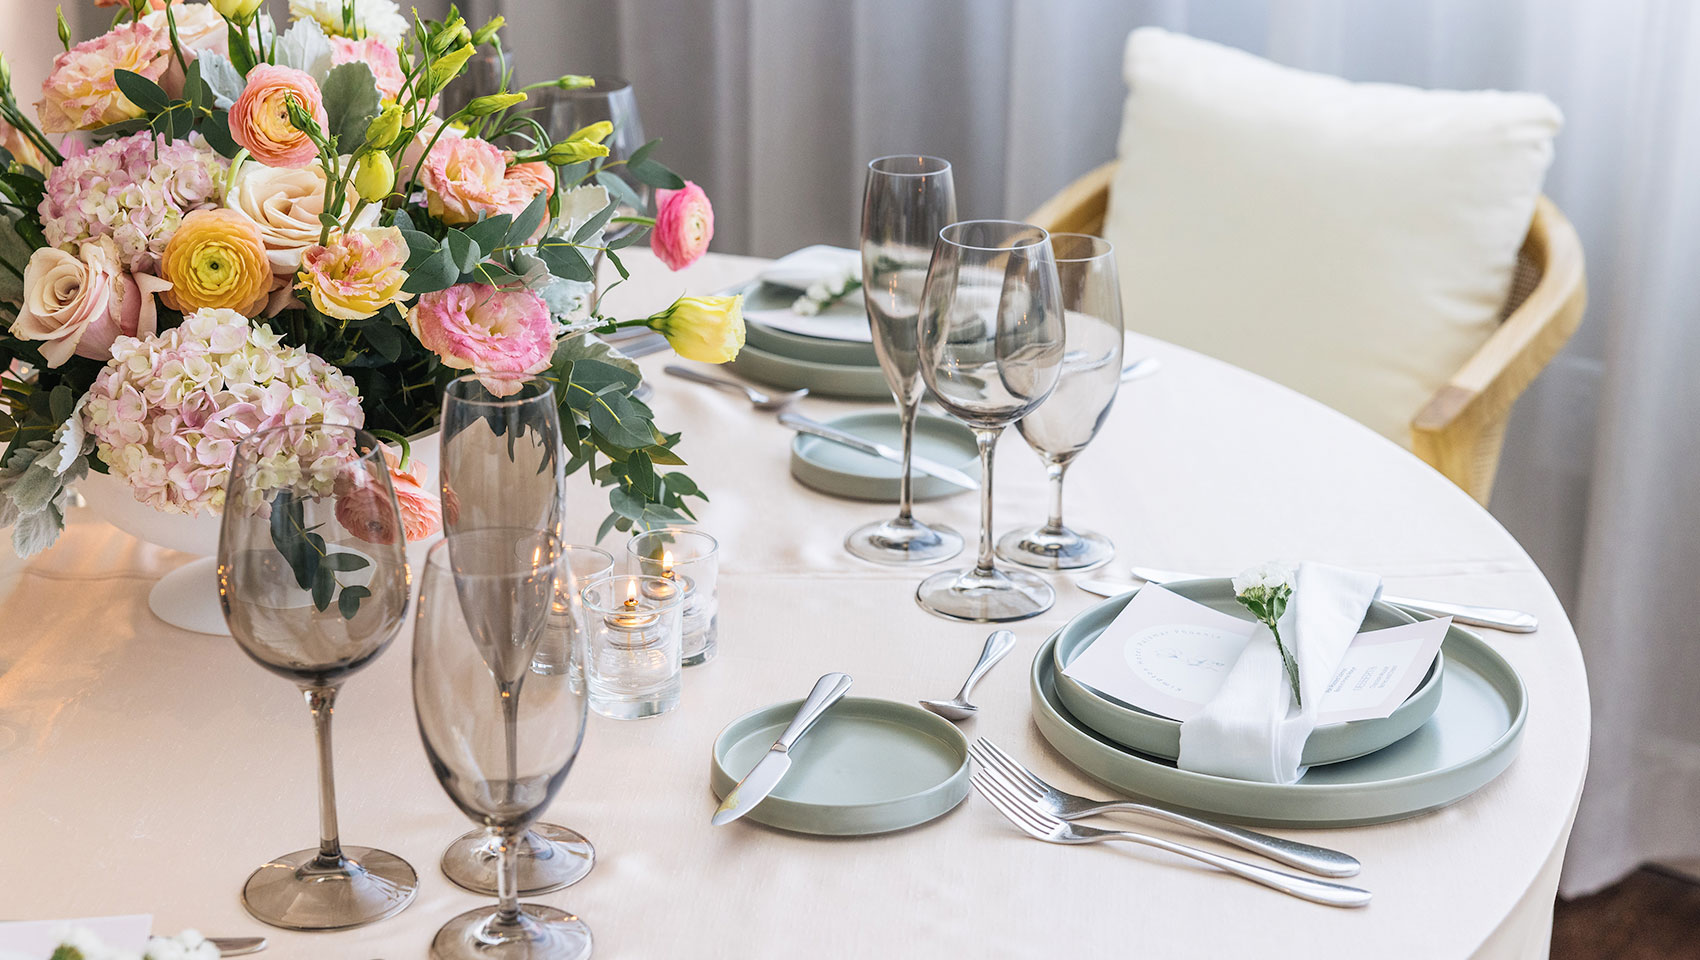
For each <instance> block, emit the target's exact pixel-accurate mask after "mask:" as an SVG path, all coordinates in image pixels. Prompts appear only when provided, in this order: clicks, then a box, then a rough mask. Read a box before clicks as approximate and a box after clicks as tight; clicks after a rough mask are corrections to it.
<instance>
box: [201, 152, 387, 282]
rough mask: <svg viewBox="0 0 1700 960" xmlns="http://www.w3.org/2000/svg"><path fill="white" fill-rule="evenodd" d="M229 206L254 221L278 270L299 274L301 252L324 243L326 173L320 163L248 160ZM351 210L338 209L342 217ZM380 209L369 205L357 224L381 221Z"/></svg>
mask: <svg viewBox="0 0 1700 960" xmlns="http://www.w3.org/2000/svg"><path fill="white" fill-rule="evenodd" d="M224 205H225V206H226V207H229V208H230V209H232V210H236V211H238V212H240V213H242V214H243V215H244V216H246V217H247V218H248V219H250V220H252V221H254V224H255V225H256V226H258V227H259V228H260V240H261V242H263V243H264V244H265V245H266V259H267V260H269V261H270V262H271V269H272V273H273V274H275V275H277V276H280V277H293V276H295V272H296V271H297V270H299V269H301V254H302V253H303V252H304V251H306V249H307V248H308V247H311V246H313V245H314V244H316V243H318V242H319V228H320V223H319V214H321V213H323V212H324V209H325V171H324V170H323V169H321V168H320V167H319V165H318V164H312V165H310V166H305V167H293V168H291V167H268V166H266V165H264V164H260V163H244V164H242V166H241V167H240V168H239V169H238V170H237V171H236V176H235V177H234V178H233V180H232V182H231V184H230V192H229V193H227V194H226V195H225V198H224ZM347 212H348V210H347V208H346V206H345V207H344V208H343V209H340V210H338V211H336V214H337V217H338V219H341V218H342V217H343V216H344V215H345V214H346V213H347ZM378 214H379V210H378V208H377V207H367V208H366V209H364V210H362V211H360V215H359V216H358V217H355V223H354V226H356V227H367V226H371V225H372V224H374V223H377V222H378Z"/></svg>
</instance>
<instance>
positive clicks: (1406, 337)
mask: <svg viewBox="0 0 1700 960" xmlns="http://www.w3.org/2000/svg"><path fill="white" fill-rule="evenodd" d="M1125 76H1126V80H1127V85H1128V97H1127V105H1126V108H1125V111H1124V113H1123V118H1122V130H1121V140H1120V147H1119V152H1120V154H1121V160H1120V165H1119V167H1118V169H1117V172H1116V177H1115V180H1114V182H1113V183H1112V184H1111V187H1110V199H1109V210H1108V213H1107V215H1106V217H1105V222H1104V236H1105V237H1107V238H1108V239H1109V240H1110V241H1111V242H1112V243H1114V244H1115V246H1116V259H1117V261H1118V262H1119V263H1120V266H1121V273H1122V290H1123V296H1124V299H1125V306H1126V314H1127V316H1126V320H1127V324H1128V326H1129V328H1131V329H1134V330H1138V331H1140V332H1143V333H1149V334H1152V335H1155V336H1158V337H1161V338H1163V339H1166V340H1170V341H1173V342H1175V343H1179V344H1182V345H1184V346H1188V347H1191V348H1193V349H1196V350H1199V351H1202V352H1204V353H1208V354H1211V355H1213V356H1216V357H1219V358H1221V359H1224V360H1227V361H1229V362H1231V363H1234V364H1236V365H1239V366H1241V367H1244V368H1246V369H1249V370H1252V371H1255V372H1257V373H1260V374H1263V375H1264V376H1267V377H1269V378H1270V379H1273V380H1276V381H1278V382H1280V383H1283V384H1286V385H1287V386H1289V387H1293V388H1294V389H1297V390H1299V391H1301V392H1303V393H1306V394H1309V395H1310V396H1312V397H1315V398H1316V399H1318V400H1320V401H1322V402H1323V403H1326V404H1328V405H1330V406H1332V407H1334V408H1335V409H1337V410H1340V411H1343V412H1344V413H1346V414H1348V415H1350V416H1352V417H1354V418H1356V419H1357V420H1359V421H1361V422H1363V423H1365V424H1367V425H1369V426H1370V427H1372V428H1374V429H1375V430H1377V431H1379V432H1380V433H1382V434H1384V435H1385V436H1387V437H1389V438H1391V439H1393V440H1395V441H1397V442H1399V443H1401V444H1404V445H1406V446H1409V445H1410V429H1409V424H1410V422H1411V418H1412V417H1413V416H1415V415H1416V413H1417V410H1418V409H1419V408H1420V407H1421V406H1422V405H1423V403H1424V402H1425V401H1427V400H1428V398H1429V397H1430V396H1431V395H1433V394H1434V392H1435V391H1436V390H1437V389H1438V388H1439V387H1440V386H1442V385H1443V384H1444V383H1445V382H1446V380H1447V378H1448V377H1449V376H1450V375H1451V374H1453V373H1454V372H1456V371H1457V370H1458V368H1459V367H1460V366H1462V365H1463V363H1464V361H1465V360H1467V359H1468V358H1469V357H1470V355H1471V354H1472V353H1474V352H1475V350H1476V348H1477V347H1479V346H1481V344H1482V342H1483V341H1484V340H1486V339H1487V337H1488V335H1489V334H1490V333H1492V332H1493V330H1494V327H1495V325H1496V324H1497V322H1498V316H1499V311H1500V307H1501V305H1502V304H1503V303H1504V301H1505V298H1506V294H1507V292H1508V290H1509V289H1510V285H1511V276H1512V269H1513V267H1514V266H1515V264H1516V259H1517V250H1518V247H1519V245H1520V244H1521V242H1522V240H1523V236H1524V234H1525V233H1526V232H1527V231H1528V228H1529V220H1530V217H1531V216H1532V215H1533V212H1534V207H1535V199H1536V197H1537V196H1538V195H1539V193H1540V189H1541V179H1542V177H1543V176H1544V175H1545V173H1546V169H1547V164H1548V163H1549V162H1550V161H1551V159H1552V138H1553V136H1554V134H1556V133H1557V132H1558V129H1559V125H1560V123H1561V118H1560V116H1559V112H1558V108H1557V107H1555V106H1553V104H1552V103H1551V102H1550V101H1548V100H1547V99H1546V98H1545V97H1541V96H1538V95H1535V94H1526V93H1501V92H1496V91H1481V92H1473V93H1462V92H1452V91H1438V90H1418V89H1415V88H1411V87H1401V86H1392V85H1388V84H1370V83H1348V82H1347V81H1344V80H1341V79H1339V78H1337V77H1329V76H1323V75H1320V74H1312V73H1305V72H1302V71H1299V70H1293V69H1290V68H1287V67H1283V66H1279V65H1277V64H1274V63H1270V62H1269V61H1267V60H1263V59H1260V58H1258V57H1254V56H1252V55H1251V54H1248V53H1244V52H1242V51H1239V50H1234V49H1231V48H1228V47H1223V46H1219V45H1217V44H1214V43H1208V42H1205V41H1202V40H1196V39H1193V38H1191V37H1183V36H1178V35H1175V34H1171V33H1167V32H1164V31H1162V30H1157V29H1151V28H1147V29H1140V30H1135V31H1134V32H1133V34H1132V35H1130V36H1129V37H1128V42H1127V55H1126V62H1125Z"/></svg>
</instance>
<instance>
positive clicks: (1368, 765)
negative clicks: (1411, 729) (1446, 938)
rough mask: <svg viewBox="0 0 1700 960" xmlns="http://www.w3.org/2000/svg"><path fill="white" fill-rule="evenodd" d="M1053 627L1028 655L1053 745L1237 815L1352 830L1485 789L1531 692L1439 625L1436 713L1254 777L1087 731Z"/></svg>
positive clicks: (1089, 765) (1181, 803)
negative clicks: (1276, 779) (1068, 688)
mask: <svg viewBox="0 0 1700 960" xmlns="http://www.w3.org/2000/svg"><path fill="white" fill-rule="evenodd" d="M1056 642H1057V637H1056V635H1054V634H1053V635H1052V636H1051V638H1050V639H1049V640H1046V641H1045V642H1044V644H1043V645H1041V646H1040V647H1039V652H1038V654H1037V655H1036V656H1034V658H1033V668H1032V672H1031V674H1030V675H1029V686H1030V692H1031V694H1032V700H1033V722H1034V725H1035V726H1037V727H1038V728H1039V732H1040V734H1042V735H1043V736H1044V738H1045V739H1046V740H1048V741H1050V743H1051V746H1053V747H1055V748H1056V750H1057V752H1058V753H1061V754H1062V755H1063V757H1065V758H1066V759H1068V761H1069V762H1071V763H1073V764H1074V765H1075V766H1077V767H1079V768H1080V770H1081V771H1082V772H1084V773H1085V774H1086V775H1087V776H1089V777H1092V778H1093V779H1094V780H1097V781H1099V782H1101V783H1104V784H1106V785H1108V786H1110V787H1112V788H1114V789H1116V790H1119V791H1122V792H1124V793H1129V794H1135V795H1138V796H1141V797H1146V798H1148V799H1151V800H1155V801H1157V802H1158V803H1160V804H1163V805H1165V806H1169V807H1174V808H1177V809H1182V810H1188V811H1192V812H1194V813H1203V814H1208V815H1211V816H1216V817H1220V818H1222V819H1226V820H1233V821H1236V822H1239V823H1246V824H1253V825H1264V826H1281V827H1349V826H1357V825H1360V824H1369V823H1386V822H1387V821H1390V820H1402V819H1405V818H1406V817H1413V816H1416V815H1417V814H1419V813H1425V812H1427V811H1429V810H1435V809H1438V808H1440V807H1444V806H1446V805H1447V804H1450V803H1455V802H1456V801H1458V800H1461V799H1463V798H1464V797H1467V796H1469V795H1470V794H1472V793H1474V792H1476V791H1477V790H1479V789H1481V788H1482V787H1483V786H1486V785H1487V784H1488V783H1489V782H1490V781H1492V780H1493V778H1494V777H1497V776H1499V774H1500V773H1502V772H1503V771H1504V770H1505V768H1506V767H1508V766H1510V765H1511V761H1512V760H1513V759H1515V758H1516V756H1517V748H1518V746H1519V745H1521V743H1522V739H1523V722H1524V719H1525V717H1526V716H1527V715H1528V710H1529V700H1528V694H1527V692H1526V691H1525V690H1524V688H1523V681H1522V679H1521V678H1519V677H1518V676H1517V671H1515V670H1513V669H1512V668H1511V665H1510V664H1509V663H1506V662H1505V659H1504V658H1503V657H1501V656H1500V655H1499V654H1497V653H1495V652H1494V651H1493V648H1491V647H1489V646H1488V645H1487V644H1486V643H1485V642H1483V641H1482V639H1481V638H1480V637H1478V636H1476V635H1475V634H1473V633H1470V632H1469V631H1467V630H1463V629H1460V628H1459V627H1456V626H1455V627H1453V628H1452V629H1451V630H1449V631H1447V634H1446V642H1445V643H1444V644H1443V645H1442V647H1441V651H1442V652H1443V653H1444V654H1445V655H1446V685H1445V689H1444V690H1443V691H1442V692H1441V696H1440V705H1439V706H1438V707H1437V708H1435V711H1434V716H1432V717H1430V718H1429V719H1428V722H1427V723H1425V724H1423V725H1422V726H1421V727H1419V728H1417V731H1416V732H1415V733H1412V734H1411V735H1410V736H1408V737H1405V738H1404V739H1403V740H1400V741H1399V742H1398V743H1395V744H1393V745H1391V746H1389V747H1386V748H1385V749H1382V750H1378V751H1376V752H1375V753H1372V754H1369V755H1368V756H1363V757H1359V758H1357V759H1356V760H1347V761H1345V762H1344V763H1331V764H1327V765H1326V766H1317V767H1311V768H1310V769H1309V770H1308V771H1307V772H1306V773H1305V775H1304V776H1303V777H1302V778H1300V780H1299V782H1298V783H1291V784H1279V783H1255V782H1251V781H1246V780H1232V779H1229V778H1227V777H1213V776H1210V775H1209V774H1203V773H1193V772H1191V771H1187V770H1181V769H1179V768H1177V767H1176V766H1175V765H1174V764H1173V763H1172V762H1170V761H1167V760H1161V759H1158V758H1155V757H1150V756H1146V755H1145V754H1141V753H1137V752H1135V751H1132V750H1129V749H1127V748H1125V747H1123V746H1121V745H1119V744H1117V743H1114V742H1112V741H1110V740H1109V739H1107V738H1105V737H1103V736H1101V735H1099V734H1097V733H1095V732H1093V731H1092V730H1091V729H1090V728H1088V727H1086V726H1085V725H1084V724H1082V723H1081V722H1080V721H1079V720H1077V719H1076V718H1075V717H1074V716H1073V715H1072V714H1070V713H1069V712H1068V708H1067V707H1065V706H1063V703H1062V701H1061V699H1060V698H1059V697H1058V696H1057V688H1056V681H1057V668H1056V661H1055V660H1054V659H1053V655H1054V648H1055V646H1056Z"/></svg>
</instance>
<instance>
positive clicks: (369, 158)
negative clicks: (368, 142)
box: [353, 153, 395, 203]
mask: <svg viewBox="0 0 1700 960" xmlns="http://www.w3.org/2000/svg"><path fill="white" fill-rule="evenodd" d="M353 184H354V192H355V193H357V194H359V195H360V199H362V200H366V201H369V202H371V203H382V202H383V200H384V198H385V197H388V196H389V195H390V191H391V190H393V189H395V164H394V163H393V162H391V160H390V155H389V154H387V153H368V154H366V155H365V156H363V157H361V158H360V162H359V163H357V164H355V165H354V180H353Z"/></svg>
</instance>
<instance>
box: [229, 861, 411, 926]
mask: <svg viewBox="0 0 1700 960" xmlns="http://www.w3.org/2000/svg"><path fill="white" fill-rule="evenodd" d="M418 891H419V875H418V874H417V873H415V872H414V871H413V867H411V866H409V865H408V863H407V861H406V860H403V859H402V858H400V857H398V856H396V855H395V854H393V853H386V852H384V851H382V850H375V849H373V848H371V847H343V848H342V859H341V860H339V861H335V862H332V863H327V864H321V863H320V862H319V851H318V848H314V849H312V850H297V851H295V852H294V853H288V854H284V855H283V856H281V857H278V858H277V859H276V860H273V861H272V862H270V863H268V864H266V865H265V866H263V867H261V868H260V869H258V870H255V871H254V872H253V874H252V875H251V876H249V877H248V882H247V883H246V884H243V886H242V906H243V907H244V908H245V909H247V911H248V913H250V914H251V915H253V917H254V919H255V920H258V921H260V922H261V923H269V924H271V925H272V926H274V927H282V928H283V929H285V930H346V929H348V928H350V927H361V926H365V925H366V924H368V923H374V922H376V921H379V920H382V919H384V918H386V917H393V916H395V915H396V914H398V913H400V912H401V911H402V909H403V908H405V907H406V906H407V905H408V904H410V903H412V902H413V896H414V894H415V893H417V892H418Z"/></svg>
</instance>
